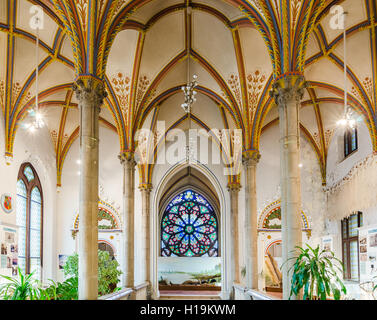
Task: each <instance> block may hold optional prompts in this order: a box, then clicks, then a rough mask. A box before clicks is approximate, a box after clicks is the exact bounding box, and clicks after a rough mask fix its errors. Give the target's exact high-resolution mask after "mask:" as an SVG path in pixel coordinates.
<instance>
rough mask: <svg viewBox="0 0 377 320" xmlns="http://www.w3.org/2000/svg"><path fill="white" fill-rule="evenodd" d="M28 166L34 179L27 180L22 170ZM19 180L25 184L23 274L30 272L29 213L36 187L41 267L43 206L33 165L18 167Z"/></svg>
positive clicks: (41, 194) (27, 163) (40, 190)
mask: <svg viewBox="0 0 377 320" xmlns="http://www.w3.org/2000/svg"><path fill="white" fill-rule="evenodd" d="M27 167H30V169H31V170H32V171H33V175H34V179H33V180H32V181H30V182H29V180H28V179H27V177H26V175H25V173H24V171H25V168H27ZM19 180H21V181H22V182H23V183H24V184H25V188H26V223H25V229H26V235H25V238H26V239H25V241H26V243H25V274H30V261H31V258H30V229H31V228H30V215H31V193H32V192H33V190H34V188H37V189H38V191H39V193H40V196H41V228H40V233H41V237H40V239H41V240H40V263H41V265H40V266H41V268H42V267H43V207H44V201H43V190H42V184H41V182H40V180H39V176H38V174H37V171H36V170H35V169H34V167H33V165H32V164H31V163H29V162H26V163H23V164H22V165H21V167H20V170H19V172H18V176H17V182H18V181H19ZM17 194H18V193H17Z"/></svg>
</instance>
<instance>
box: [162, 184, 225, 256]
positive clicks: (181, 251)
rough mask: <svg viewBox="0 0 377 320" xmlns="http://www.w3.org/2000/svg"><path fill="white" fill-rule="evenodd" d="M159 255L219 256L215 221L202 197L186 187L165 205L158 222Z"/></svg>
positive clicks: (216, 223)
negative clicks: (159, 222) (159, 232)
mask: <svg viewBox="0 0 377 320" xmlns="http://www.w3.org/2000/svg"><path fill="white" fill-rule="evenodd" d="M161 255H162V256H163V257H203V256H204V257H205V256H207V257H217V256H218V222H217V218H216V214H215V212H214V210H213V208H212V206H211V205H210V204H209V203H208V201H207V200H206V199H205V198H204V197H203V196H201V195H200V194H198V193H196V192H194V191H192V190H187V191H185V192H182V193H180V194H179V195H177V196H176V197H175V198H174V199H173V200H172V201H171V202H170V203H169V204H168V206H167V208H166V210H165V212H164V214H163V216H162V221H161Z"/></svg>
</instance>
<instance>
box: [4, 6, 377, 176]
mask: <svg viewBox="0 0 377 320" xmlns="http://www.w3.org/2000/svg"><path fill="white" fill-rule="evenodd" d="M92 2H93V0H79V1H70V0H54V1H48V0H45V1H36V0H35V1H32V0H30V1H27V0H0V31H1V32H0V59H1V63H0V104H1V107H2V111H3V117H4V123H5V128H6V130H5V133H6V136H5V137H4V138H3V139H5V141H6V150H5V152H6V155H7V156H9V157H11V156H12V155H13V143H14V137H15V135H16V134H17V130H23V129H22V124H23V123H24V122H25V121H27V116H28V113H27V110H28V109H29V108H30V107H32V105H33V103H35V87H34V86H35V57H36V54H35V44H36V33H35V30H33V29H32V28H31V27H30V25H29V21H30V18H31V16H32V15H31V14H30V11H29V10H30V8H31V6H33V5H35V4H37V5H40V6H41V7H42V8H43V10H44V12H45V19H44V28H43V29H42V30H41V31H40V39H41V40H40V45H39V57H40V60H39V70H40V77H39V96H40V106H41V108H42V109H43V113H44V116H45V120H46V123H47V128H48V130H49V131H50V134H51V139H52V142H53V144H54V146H55V151H56V165H57V175H58V184H59V183H60V176H61V172H62V167H63V164H64V159H65V157H66V155H67V153H68V151H69V148H70V146H71V145H72V142H73V141H74V140H75V139H76V138H77V137H78V134H79V121H78V118H79V117H78V105H77V100H76V98H75V96H74V94H73V91H72V83H73V82H74V80H75V78H76V77H77V76H78V75H80V74H82V73H85V72H89V73H90V72H96V73H97V74H98V75H102V78H103V79H104V81H105V83H106V87H107V91H108V93H109V95H108V97H107V99H106V102H105V104H104V106H103V108H102V112H101V115H100V122H101V125H103V126H106V127H107V128H109V129H111V130H113V131H114V132H116V133H117V134H118V136H119V145H120V151H125V150H130V149H133V148H134V147H135V146H134V136H135V132H136V131H137V129H139V128H143V127H144V128H152V129H155V126H156V123H157V121H158V120H165V121H166V130H170V129H172V128H185V126H187V117H186V115H185V113H184V111H183V110H182V109H181V108H180V105H181V103H182V102H183V94H182V91H181V89H180V88H181V86H182V85H183V84H185V83H186V81H187V80H186V79H187V56H188V55H187V53H188V52H190V54H189V55H190V65H191V73H192V74H194V73H195V74H197V75H198V82H199V87H198V92H199V93H198V100H197V102H196V103H195V105H194V106H193V116H192V120H193V123H194V125H195V126H197V127H200V128H204V129H206V130H210V129H212V128H218V129H222V128H239V129H242V130H243V133H244V134H243V139H244V141H243V144H244V147H245V148H246V149H256V150H258V149H259V137H260V135H261V134H262V133H263V131H264V130H267V129H268V128H269V127H270V126H272V125H274V124H277V123H278V113H277V110H276V107H275V106H274V103H273V100H272V98H271V97H270V96H269V91H270V90H271V85H272V83H273V82H274V79H275V78H276V77H278V76H279V75H280V74H282V73H284V72H288V71H294V70H291V69H290V68H293V69H294V68H295V67H297V69H300V68H302V73H303V74H304V75H305V78H306V80H307V81H309V87H308V88H307V89H306V92H305V96H304V99H303V103H302V109H301V129H302V133H303V134H304V135H305V137H306V138H307V139H308V140H309V141H310V142H311V144H312V146H313V148H314V150H315V152H316V154H317V156H318V159H319V163H320V166H321V170H322V176H323V179H325V177H326V159H327V151H328V147H329V144H330V141H331V137H332V135H333V133H334V130H335V126H336V121H337V120H338V119H339V118H340V117H341V115H342V111H343V95H344V92H343V88H344V84H343V58H344V57H343V38H342V30H339V29H336V30H333V29H332V28H331V27H330V19H331V18H332V15H331V13H330V8H331V7H332V6H333V5H336V4H341V5H342V6H343V7H344V9H345V10H346V11H348V15H347V37H348V65H349V70H348V88H349V89H350V90H349V91H350V93H349V99H350V105H351V106H352V107H353V108H354V109H355V110H356V112H357V113H358V115H359V116H360V118H359V121H364V122H365V123H366V125H367V126H368V128H369V130H370V133H371V139H372V142H373V146H374V150H375V151H377V137H376V131H377V128H376V123H377V108H376V95H377V87H376V81H375V78H376V76H377V60H376V54H377V39H376V31H377V22H376V18H377V14H376V1H375V0H345V1H341V0H339V1H336V0H333V1H330V0H327V1H324V0H318V1H317V0H316V1H313V0H291V1H276V0H266V1H256V0H193V1H188V0H186V1H184V0H144V1H142V0H115V1H113V0H98V1H96V5H97V8H96V9H97V11H96V12H97V22H98V26H97V31H96V32H97V33H96V36H97V40H98V39H100V40H101V39H102V40H101V41H98V42H99V44H98V47H96V50H97V51H96V53H97V56H98V61H99V60H100V57H101V58H102V60H101V63H102V64H104V66H102V65H101V63H99V62H98V61H97V62H96V63H95V64H93V65H92V64H91V63H90V57H89V58H85V59H83V57H82V56H85V54H86V52H85V45H82V46H80V43H85V40H86V39H90V36H88V34H90V30H91V29H90V28H91V26H90V23H89V22H90V21H88V17H90V14H89V12H90V10H92V8H89V6H90V4H91V3H92ZM187 2H188V4H189V5H190V7H191V8H192V14H191V17H190V18H189V19H187V18H186V5H187ZM280 5H282V7H280ZM316 6H318V7H316ZM286 7H288V8H289V10H288V11H287V10H285V8H286ZM309 8H310V10H309ZM68 13H70V14H68ZM287 13H288V14H287ZM67 16H69V17H68V18H67ZM306 16H308V17H309V18H308V20H307V23H306V24H305V23H304V22H305V19H306ZM284 17H287V18H284ZM310 18H312V21H311V20H310ZM89 20H90V19H89ZM287 21H288V23H286V22H287ZM303 26H305V27H303ZM285 28H287V29H285ZM300 28H302V29H305V30H306V31H305V32H304V35H302V34H301V33H302V30H301V29H300ZM102 29H104V30H106V33H105V32H104V31H103V30H102ZM75 30H76V33H75ZM281 30H290V31H289V32H288V33H289V34H290V35H291V36H289V37H288V39H293V40H294V41H293V40H292V42H293V43H296V42H297V46H296V45H292V48H290V47H289V46H288V47H287V48H286V46H287V45H286V44H285V42H286V41H285V40H284V39H285V38H284V37H285V36H284V33H282V32H281ZM102 31H103V32H102ZM101 32H102V33H101ZM104 34H105V35H104ZM300 37H302V38H300ZM300 39H301V40H302V41H304V40H305V41H306V47H305V46H304V48H301V47H300V46H301V44H300V41H299V40H300ZM88 41H89V40H88ZM78 43H79V44H78ZM86 49H88V48H86ZM188 49H189V50H188ZM287 52H288V53H289V54H286V53H287ZM300 54H301V55H302V56H300ZM286 56H289V57H292V59H291V60H289V59H288V58H287V59H286ZM85 57H86V56H85ZM93 59H94V60H95V59H96V57H94V58H93ZM88 61H89V62H88ZM286 68H288V69H286ZM299 71H300V70H299ZM160 134H161V133H160ZM161 136H163V134H162V135H161ZM148 170H150V169H148V168H147V172H144V173H143V174H142V179H143V180H145V182H147V181H148V179H149V178H150V172H149V171H148Z"/></svg>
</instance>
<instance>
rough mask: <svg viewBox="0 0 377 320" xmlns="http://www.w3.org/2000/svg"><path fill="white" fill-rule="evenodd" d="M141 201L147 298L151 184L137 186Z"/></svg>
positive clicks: (148, 297) (149, 269) (149, 257)
mask: <svg viewBox="0 0 377 320" xmlns="http://www.w3.org/2000/svg"><path fill="white" fill-rule="evenodd" d="M139 189H140V192H141V201H142V204H141V205H142V211H141V214H142V239H143V240H142V241H143V246H142V247H143V258H144V259H143V266H142V267H143V269H144V272H143V274H144V280H145V282H148V283H149V285H148V291H147V299H150V298H151V287H150V286H151V280H152V274H151V267H152V266H151V234H152V229H151V216H150V195H151V191H152V185H151V184H141V185H140V186H139Z"/></svg>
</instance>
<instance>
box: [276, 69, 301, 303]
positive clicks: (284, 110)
mask: <svg viewBox="0 0 377 320" xmlns="http://www.w3.org/2000/svg"><path fill="white" fill-rule="evenodd" d="M305 85H306V84H305V80H304V77H303V76H299V75H295V76H287V77H286V78H284V79H281V80H280V81H279V82H276V83H275V84H274V85H273V91H272V95H273V96H274V98H275V102H276V104H277V106H278V109H279V125H280V166H281V168H280V170H281V218H282V245H283V261H284V262H285V261H287V260H288V259H290V258H292V257H294V256H296V253H297V249H296V246H301V245H302V225H301V183H300V168H299V163H300V119H299V112H300V101H301V99H302V97H303V90H304V88H305ZM293 264H294V260H289V261H288V262H287V263H285V264H284V266H283V270H282V275H283V299H288V298H289V295H290V287H291V281H292V271H291V272H288V271H289V269H290V268H291V266H292V265H293ZM296 298H297V297H295V296H292V297H291V299H292V300H293V299H296Z"/></svg>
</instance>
